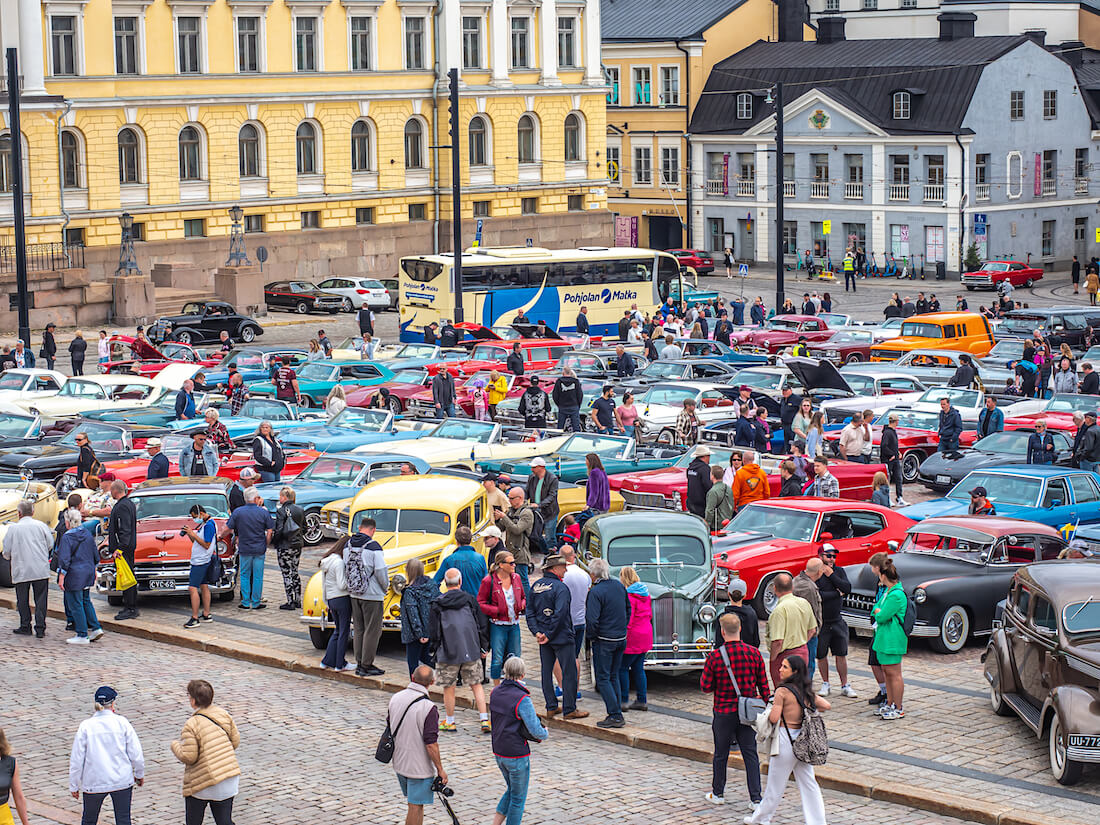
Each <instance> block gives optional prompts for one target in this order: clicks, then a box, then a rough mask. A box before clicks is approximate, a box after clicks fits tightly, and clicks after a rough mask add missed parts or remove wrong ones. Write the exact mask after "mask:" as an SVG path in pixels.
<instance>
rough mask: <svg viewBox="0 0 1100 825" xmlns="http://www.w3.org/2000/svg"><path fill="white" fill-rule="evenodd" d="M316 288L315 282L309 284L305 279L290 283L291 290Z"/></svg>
mask: <svg viewBox="0 0 1100 825" xmlns="http://www.w3.org/2000/svg"><path fill="white" fill-rule="evenodd" d="M314 289H316V287H314V286H313V284H307V283H306V282H305V281H291V283H290V291H291V292H310V291H312V290H314Z"/></svg>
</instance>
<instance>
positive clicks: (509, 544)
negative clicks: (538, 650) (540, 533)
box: [478, 487, 541, 599]
mask: <svg viewBox="0 0 1100 825" xmlns="http://www.w3.org/2000/svg"><path fill="white" fill-rule="evenodd" d="M508 504H509V507H508V512H504V511H503V510H501V509H500V508H499V507H495V508H493V517H494V518H495V519H496V525H497V527H499V528H500V529H501V531H502V532H503V533H504V546H505V548H507V550H508V552H510V553H511V554H512V555H514V556H515V557H516V573H517V574H518V575H519V580H520V581H521V582H523V592H524V594H525V595H526V596H527V598H528V599H530V598H531V582H530V580H529V579H528V577H527V572H528V571H529V570H530V569H531V536H532V535H533V530H534V527H535V510H534V509H533V508H531V507H528V506H527V504H526V495H525V493H524V492H523V488H522V487H513V488H512V489H511V490H509V491H508ZM540 518H541V516H540ZM478 581H479V582H480V581H481V579H478Z"/></svg>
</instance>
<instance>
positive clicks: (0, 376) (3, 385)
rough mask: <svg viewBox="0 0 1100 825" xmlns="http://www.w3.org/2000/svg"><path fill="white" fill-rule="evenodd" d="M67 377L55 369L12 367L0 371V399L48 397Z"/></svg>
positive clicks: (24, 399) (23, 399)
mask: <svg viewBox="0 0 1100 825" xmlns="http://www.w3.org/2000/svg"><path fill="white" fill-rule="evenodd" d="M67 380H68V379H67V378H66V377H65V375H64V374H63V373H60V372H57V371H56V370H39V369H12V370H4V371H3V372H0V401H7V402H13V401H29V400H33V399H37V398H49V397H50V396H51V395H57V393H58V392H60V391H61V386H62V385H63V384H64V383H65V381H67Z"/></svg>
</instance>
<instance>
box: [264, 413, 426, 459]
mask: <svg viewBox="0 0 1100 825" xmlns="http://www.w3.org/2000/svg"><path fill="white" fill-rule="evenodd" d="M438 426H439V425H438V424H437V423H436V422H434V421H418V420H413V419H397V418H395V417H394V414H393V413H391V412H388V411H386V410H364V409H360V408H359V407H345V408H344V409H343V410H341V411H340V412H339V414H337V416H336V417H335V418H333V419H332V421H330V422H329V423H328V424H324V423H322V422H317V423H315V424H314V425H313V426H310V427H299V428H297V429H295V430H291V431H290V432H288V433H286V434H285V435H280V439H279V440H280V441H281V442H282V444H283V446H284V447H288V448H290V447H299V448H301V447H305V448H309V449H315V450H320V451H321V452H328V453H331V452H347V451H348V450H354V449H355V448H356V447H362V446H363V445H364V444H375V443H378V442H390V441H406V440H411V439H414V438H423V437H424V436H426V435H431V434H432V430H433V429H436V428H437V427H438Z"/></svg>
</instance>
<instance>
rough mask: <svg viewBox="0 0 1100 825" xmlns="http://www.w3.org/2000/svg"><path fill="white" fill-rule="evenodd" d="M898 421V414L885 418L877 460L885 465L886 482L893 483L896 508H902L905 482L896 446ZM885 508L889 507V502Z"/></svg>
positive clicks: (891, 414) (899, 454)
mask: <svg viewBox="0 0 1100 825" xmlns="http://www.w3.org/2000/svg"><path fill="white" fill-rule="evenodd" d="M899 420H900V419H899V417H898V414H897V413H895V412H891V413H890V414H889V415H888V416H887V417H886V424H885V425H883V428H882V433H881V434H880V435H879V445H878V455H879V460H880V461H881V462H882V463H883V464H885V465H886V477H887V480H888V481H893V483H894V491H895V492H896V493H897V499H898V501H897V503H898V506H899V507H904V506H906V501H905V499H904V498H903V497H902V484H903V482H904V480H905V474H904V472H903V468H902V458H901V449H900V447H899V445H898V421H899ZM887 496H889V494H887ZM886 506H889V502H887V505H886Z"/></svg>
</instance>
